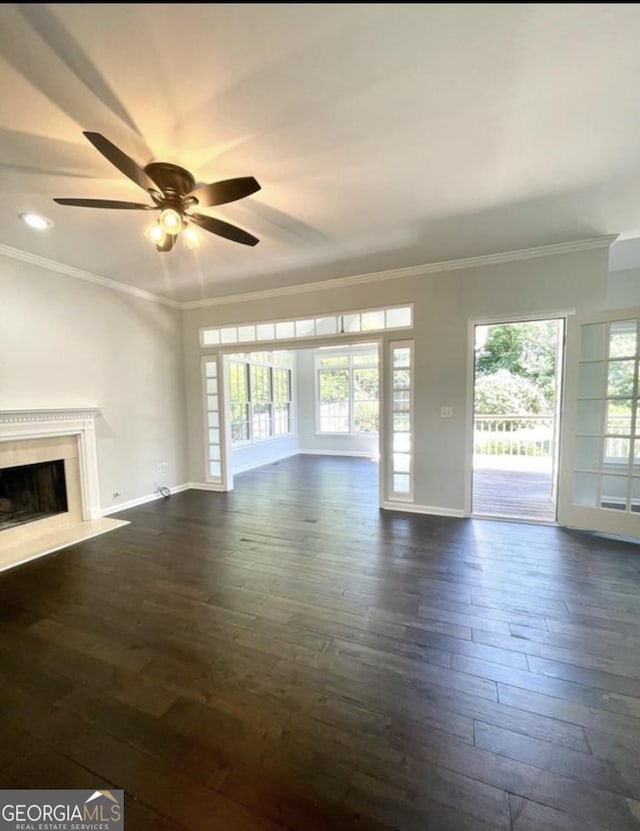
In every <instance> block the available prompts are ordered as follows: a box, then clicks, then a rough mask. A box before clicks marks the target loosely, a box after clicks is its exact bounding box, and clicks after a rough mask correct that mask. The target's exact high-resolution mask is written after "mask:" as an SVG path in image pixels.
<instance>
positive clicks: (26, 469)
mask: <svg viewBox="0 0 640 831" xmlns="http://www.w3.org/2000/svg"><path fill="white" fill-rule="evenodd" d="M67 510H68V504H67V486H66V480H65V472H64V460H63V459H57V460H55V461H51V462H37V463H36V464H29V465H19V466H18V467H4V468H0V530H3V529H5V528H13V527H14V526H16V525H22V524H24V523H27V522H35V521H36V520H40V519H44V518H45V517H49V516H54V515H55V514H61V513H65V512H66V511H67Z"/></svg>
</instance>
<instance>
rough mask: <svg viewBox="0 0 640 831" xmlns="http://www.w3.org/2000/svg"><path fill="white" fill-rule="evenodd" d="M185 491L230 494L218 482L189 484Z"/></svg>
mask: <svg viewBox="0 0 640 831" xmlns="http://www.w3.org/2000/svg"><path fill="white" fill-rule="evenodd" d="M184 489H185V490H193V491H215V492H216V493H228V491H226V490H225V489H224V488H223V487H222V485H219V484H217V483H216V482H189V483H188V484H187V485H185V486H184Z"/></svg>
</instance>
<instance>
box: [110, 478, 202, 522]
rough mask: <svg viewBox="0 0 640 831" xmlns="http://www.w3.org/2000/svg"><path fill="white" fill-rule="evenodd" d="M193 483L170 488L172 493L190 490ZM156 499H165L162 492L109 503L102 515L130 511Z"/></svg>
mask: <svg viewBox="0 0 640 831" xmlns="http://www.w3.org/2000/svg"><path fill="white" fill-rule="evenodd" d="M191 487H193V485H191V484H189V483H187V484H185V485H175V487H173V488H169V490H170V491H171V493H172V494H173V493H181V492H182V491H186V490H189V488H191ZM156 499H164V497H163V496H162V494H161V493H158V492H157V491H156V493H148V494H146V496H138V497H136V499H128V500H127V501H126V502H118V504H117V505H109V507H108V508H103V509H102V510H101V512H100V516H109V514H117V513H118V512H119V511H128V510H129V508H137V507H138V506H139V505H145V504H146V503H147V502H154V501H155V500H156Z"/></svg>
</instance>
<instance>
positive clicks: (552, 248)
mask: <svg viewBox="0 0 640 831" xmlns="http://www.w3.org/2000/svg"><path fill="white" fill-rule="evenodd" d="M617 236H618V235H617V234H607V235H605V236H600V237H590V238H588V239H582V240H574V241H572V242H556V243H553V244H551V245H540V246H538V247H537V248H520V249H517V250H515V251H501V252H498V253H496V254H482V255H481V256H478V257H463V258H461V259H458V260H441V261H440V262H435V263H425V264H423V265H412V266H408V267H406V268H393V269H390V270H388V271H376V272H372V273H370V274H357V275H355V276H353V277H337V278H335V279H333V280H319V281H317V282H315V283H303V284H301V285H294V286H281V287H280V288H274V289H264V290H262V291H250V292H244V293H242V294H225V295H223V296H222V297H211V298H207V299H204V300H186V301H184V302H182V303H180V304H179V306H180V308H181V309H202V308H205V307H207V306H224V305H227V304H230V303H243V302H247V301H250V300H266V299H267V298H271V297H283V296H287V295H292V294H308V293H309V292H313V291H329V290H331V289H339V288H346V287H348V286H357V285H360V284H362V283H378V282H382V281H384V280H398V279H401V278H402V277H415V276H419V275H424V274H437V273H440V272H445V271H460V270H462V269H468V268H479V267H481V266H486V265H495V264H499V263H511V262H516V261H517V260H533V259H536V258H537V257H551V256H554V255H557V254H574V253H577V252H579V251H591V250H593V249H596V248H608V247H609V246H610V245H611V243H612V242H614V241H615V240H616V239H617Z"/></svg>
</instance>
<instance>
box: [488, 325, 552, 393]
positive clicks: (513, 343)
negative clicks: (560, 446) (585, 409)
mask: <svg viewBox="0 0 640 831" xmlns="http://www.w3.org/2000/svg"><path fill="white" fill-rule="evenodd" d="M559 326H560V324H559V323H558V322H557V321H553V320H531V321H524V322H522V323H503V324H497V325H493V326H479V327H478V336H479V341H480V346H479V348H478V349H477V350H476V378H477V380H479V379H480V378H481V377H483V376H490V375H494V374H496V373H497V372H499V371H500V370H507V371H508V372H509V373H510V374H511V375H512V376H516V377H518V378H522V379H526V380H528V381H530V382H531V383H532V384H534V385H535V386H536V387H537V388H538V389H539V390H540V391H541V392H542V394H543V395H544V398H545V399H546V406H545V407H543V409H549V408H552V407H553V403H554V400H555V392H556V391H555V378H556V362H557V354H558V327H559Z"/></svg>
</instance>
